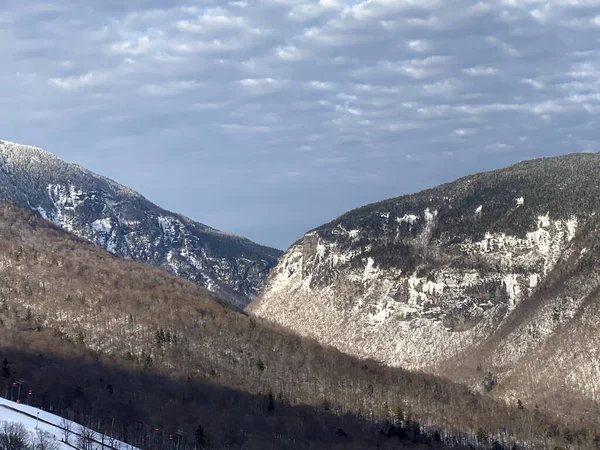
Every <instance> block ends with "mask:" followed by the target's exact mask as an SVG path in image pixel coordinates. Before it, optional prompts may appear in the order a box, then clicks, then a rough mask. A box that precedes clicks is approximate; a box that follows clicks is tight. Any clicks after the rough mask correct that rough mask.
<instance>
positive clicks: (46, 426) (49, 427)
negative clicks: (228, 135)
mask: <svg viewBox="0 0 600 450" xmlns="http://www.w3.org/2000/svg"><path fill="white" fill-rule="evenodd" d="M37 417H39V420H37ZM62 421H63V418H62V417H59V416H55V415H54V414H50V413H48V412H46V411H42V410H40V409H37V408H34V407H32V406H27V405H22V404H18V403H14V402H11V401H9V400H6V399H4V398H2V397H0V422H16V423H20V424H22V425H23V426H24V427H25V428H26V429H27V431H29V432H30V433H31V434H32V435H33V434H35V433H36V429H39V430H41V431H43V432H47V433H48V435H49V436H50V437H52V438H54V439H55V440H56V442H57V443H58V445H59V449H60V450H73V447H72V446H70V445H67V444H64V443H62V442H61V438H63V436H64V433H63V430H62V428H61V422H62ZM70 424H71V437H70V439H69V442H70V443H71V444H75V445H76V443H77V437H78V436H77V434H78V433H79V430H80V428H81V425H79V424H77V423H75V422H70ZM93 438H94V440H96V441H98V443H100V442H102V435H101V434H100V433H97V432H95V431H93ZM108 444H109V439H108V437H106V436H105V437H104V446H105V448H107V449H108V448H111V447H110V446H109V445H108ZM112 448H114V449H117V450H137V449H136V448H135V447H133V446H131V445H129V444H125V443H123V442H120V441H115V442H114V444H112Z"/></svg>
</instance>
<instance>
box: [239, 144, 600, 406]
mask: <svg viewBox="0 0 600 450" xmlns="http://www.w3.org/2000/svg"><path fill="white" fill-rule="evenodd" d="M598 174H600V155H598V154H574V155H568V156H564V157H558V158H546V159H540V160H533V161H528V162H524V163H521V164H518V165H515V166H512V167H509V168H506V169H502V170H498V171H494V172H488V173H481V174H477V175H473V176H468V177H465V178H462V179H459V180H457V181H456V182H453V183H449V184H445V185H442V186H439V187H436V188H434V189H430V190H426V191H423V192H420V193H417V194H413V195H407V196H403V197H399V198H394V199H390V200H386V201H383V202H380V203H376V204H372V205H368V206H366V207H363V208H359V209H357V210H354V211H351V212H349V213H347V214H345V215H343V216H342V217H340V218H338V219H336V220H334V221H333V222H331V223H329V224H326V225H324V226H322V227H319V228H317V229H315V230H313V231H310V232H309V233H307V234H306V235H305V236H304V237H303V238H302V239H301V240H299V241H298V242H296V243H295V244H294V245H292V246H291V247H290V249H289V250H288V251H287V252H286V253H285V254H284V255H283V256H282V257H281V259H280V261H279V264H278V265H277V267H276V268H275V269H274V270H273V271H272V273H271V275H270V277H269V280H268V282H267V284H266V287H265V289H264V292H263V293H262V295H261V296H260V297H259V298H258V299H257V300H256V301H255V302H254V303H253V304H251V305H250V307H249V308H248V311H250V312H251V313H253V314H255V315H257V316H260V317H264V318H268V319H270V320H272V321H274V322H277V323H279V324H282V325H284V326H286V327H288V328H291V329H293V330H295V331H297V332H299V333H300V334H303V335H307V336H311V337H314V338H316V339H318V340H319V341H321V342H323V343H327V344H331V345H333V346H335V347H337V348H339V349H341V350H342V351H345V352H347V353H350V354H353V355H358V356H361V357H369V358H375V359H377V360H380V361H383V362H385V363H387V364H390V365H392V366H401V367H405V368H410V369H423V370H426V371H430V372H434V373H441V374H444V375H448V376H450V377H452V378H454V379H456V380H458V381H463V382H469V383H472V384H474V385H475V386H478V387H487V388H490V387H493V386H494V385H497V384H500V381H501V379H509V378H510V377H513V378H514V377H516V376H517V372H519V370H520V371H521V372H522V373H521V375H519V376H520V378H519V379H520V380H521V381H519V382H518V383H517V382H516V381H514V380H513V381H514V382H513V386H516V385H519V386H521V388H520V391H519V395H521V394H523V391H524V389H525V387H524V386H525V384H526V383H524V381H523V380H525V379H527V376H529V379H532V376H531V373H530V374H529V375H527V374H525V372H526V370H524V368H523V367H522V366H520V365H519V362H522V361H527V367H533V366H534V365H536V364H537V366H538V368H537V370H538V372H536V373H538V374H539V373H540V372H539V369H540V368H539V366H540V364H542V363H541V362H540V361H543V360H544V359H540V358H554V360H555V362H556V361H559V360H561V358H564V355H565V354H569V352H570V347H567V348H565V347H564V345H565V342H567V341H569V342H571V344H569V345H570V346H573V347H578V348H580V351H579V354H578V358H579V360H580V362H581V364H580V365H579V366H578V367H577V368H576V369H575V368H573V367H572V366H570V365H569V364H567V365H565V366H564V367H562V368H561V366H560V365H558V366H557V370H556V372H557V373H561V375H560V377H559V376H558V375H556V378H555V379H554V378H553V379H552V380H550V381H548V382H547V383H548V384H547V385H553V386H554V385H556V386H555V387H557V386H558V384H556V383H559V381H560V380H561V379H562V380H564V378H565V377H571V378H573V379H579V380H582V379H585V380H586V381H585V382H581V383H580V384H586V386H587V387H586V388H585V389H583V388H582V389H581V390H583V391H585V395H586V396H587V397H588V398H590V397H594V398H595V397H596V396H597V393H596V392H597V389H598V388H600V377H599V376H598V373H600V371H597V369H598V368H597V367H596V366H595V365H594V363H593V361H594V360H596V361H597V360H598V359H597V357H598V356H600V355H598V354H597V353H598V351H597V350H596V347H594V346H593V345H587V344H586V342H592V341H594V342H595V340H597V338H599V337H600V332H599V331H598V330H597V328H596V331H595V332H594V333H595V334H594V335H593V336H595V337H592V336H591V335H590V334H589V333H587V334H586V333H585V332H584V331H582V330H583V329H584V328H586V329H588V331H589V326H586V325H585V323H588V322H589V323H598V319H599V317H598V316H595V315H594V314H596V313H595V312H594V311H597V310H598V307H597V304H598V298H597V293H598V287H599V286H600V284H599V279H600V270H598V269H599V267H598V264H597V262H598V255H599V253H598V248H599V247H598V241H599V239H598V236H599V235H598V217H597V212H598V210H599V209H600V178H599V177H598ZM586 308H587V309H586ZM582 316H583V317H586V318H587V319H586V321H587V322H585V323H584V324H582V323H581V317H582ZM594 317H596V318H595V319H594ZM594 320H595V321H596V322H594ZM589 323H588V325H589ZM575 330H578V331H575ZM565 333H566V334H567V335H568V336H569V338H568V340H567V339H566V338H565ZM559 335H561V336H563V338H561V339H560V340H559V344H562V346H560V345H559V346H558V347H557V346H554V347H553V346H549V344H548V343H549V342H551V341H552V340H553V339H554V340H556V339H557V336H559ZM561 355H562V356H561ZM562 361H564V359H563V360H562ZM590 361H591V362H590ZM596 365H597V364H596ZM517 368H518V370H517ZM559 368H560V370H559ZM488 369H489V371H490V373H487V370H488ZM573 370H577V371H579V372H578V374H575V373H571V371H573ZM478 372H485V374H483V373H478ZM486 376H487V377H488V379H487V381H485V380H484V378H485V377H486ZM533 378H535V377H533ZM536 379H537V378H536ZM486 383H487V384H486ZM553 383H554V384H553ZM561 383H562V381H561ZM581 390H580V391H581ZM505 394H506V395H507V396H509V395H512V394H511V393H510V392H509V390H507V391H506V392H505Z"/></svg>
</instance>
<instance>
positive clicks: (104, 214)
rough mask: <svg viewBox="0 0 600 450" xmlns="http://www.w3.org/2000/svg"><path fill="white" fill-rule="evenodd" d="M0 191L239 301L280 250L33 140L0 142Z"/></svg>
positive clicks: (110, 246) (252, 292) (111, 247)
mask: <svg viewBox="0 0 600 450" xmlns="http://www.w3.org/2000/svg"><path fill="white" fill-rule="evenodd" d="M0 198H3V199H5V200H10V201H12V202H14V203H15V204H17V205H20V206H23V207H25V208H29V209H30V210H32V211H35V212H37V213H38V214H40V215H41V216H42V217H43V218H45V219H47V220H49V221H51V222H53V223H54V224H56V225H58V226H59V227H61V228H63V229H64V230H67V231H70V232H72V233H74V234H76V235H77V236H80V237H82V238H85V239H87V240H89V241H91V242H93V243H95V244H97V245H100V246H102V247H104V248H105V249H106V250H108V251H109V252H111V253H113V254H114V255H117V256H120V257H125V258H130V259H133V260H136V261H139V262H144V263H148V264H152V265H155V266H158V267H162V268H165V269H167V270H168V271H170V272H171V273H173V274H175V275H178V276H181V277H184V278H187V279H188V280H191V281H194V282H196V283H197V284H199V285H200V286H204V287H207V288H208V289H210V290H212V291H214V292H217V293H219V294H220V295H221V296H222V297H223V298H225V299H227V300H228V301H229V302H231V303H232V304H233V305H235V306H237V307H243V306H245V305H246V304H247V303H248V302H249V301H250V299H252V298H253V297H255V296H256V295H257V293H258V292H259V290H260V289H261V287H262V285H263V283H264V280H265V278H266V276H267V274H268V272H269V270H270V269H271V268H272V267H273V266H274V264H275V263H276V261H277V257H278V256H279V255H280V253H281V252H280V251H278V250H275V249H272V248H268V247H264V246H261V245H258V244H255V243H254V242H251V241H249V240H248V239H244V238H241V237H238V236H233V235H230V234H226V233H223V232H221V231H219V230H216V229H214V228H211V227H209V226H207V225H203V224H201V223H198V222H194V221H192V220H190V219H188V218H186V217H183V216H181V215H178V214H173V213H171V212H168V211H165V210H164V209H161V208H159V207H158V206H156V205H154V204H153V203H151V202H149V201H148V200H146V199H145V198H144V197H142V196H141V195H140V194H138V193H136V192H134V191H133V190H131V189H129V188H127V187H125V186H122V185H120V184H118V183H115V182H114V181H112V180H109V179H108V178H104V177H102V176H99V175H96V174H94V173H92V172H90V171H89V170H86V169H84V168H82V167H80V166H78V165H74V164H69V163H67V162H65V161H63V160H62V159H60V158H58V157H56V156H54V155H52V154H51V153H48V152H46V151H44V150H41V149H39V148H35V147H29V146H24V145H18V144H14V143H11V142H7V141H0Z"/></svg>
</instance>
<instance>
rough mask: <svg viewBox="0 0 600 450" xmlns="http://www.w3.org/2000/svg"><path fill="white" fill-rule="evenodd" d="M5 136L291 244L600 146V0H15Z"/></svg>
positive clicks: (1, 76) (4, 1) (1, 20)
mask: <svg viewBox="0 0 600 450" xmlns="http://www.w3.org/2000/svg"><path fill="white" fill-rule="evenodd" d="M0 8H1V10H0V11H1V13H0V55H2V61H1V65H0V123H1V124H2V126H1V130H2V131H1V132H0V139H5V140H10V141H15V142H19V143H22V144H29V145H36V146H39V147H42V148H44V149H46V150H48V151H51V152H52V153H54V154H56V155H58V156H60V157H62V158H64V159H66V160H68V161H71V162H75V163H78V164H81V165H83V166H85V167H87V168H88V169H90V170H93V171H95V172H97V173H100V174H102V175H105V176H108V177H110V178H113V179H115V180H116V181H119V182H121V183H123V184H125V185H128V186H130V187H132V188H134V189H136V190H138V191H139V192H140V193H142V194H143V195H144V196H146V197H147V198H148V199H150V200H151V201H153V202H155V203H157V204H158V205H160V206H162V207H164V208H166V209H170V210H172V211H175V212H179V213H182V214H185V215H187V216H189V217H191V218H193V219H195V220H198V221H200V222H203V223H206V224H208V225H211V226H213V227H216V228H219V229H222V230H224V231H228V232H232V233H236V234H239V235H242V236H246V237H249V238H250V239H252V240H255V241H257V242H259V243H262V244H267V245H271V246H274V247H277V248H281V249H285V248H287V247H288V246H289V245H290V244H291V243H292V242H293V241H295V240H296V239H298V238H300V237H301V236H302V235H303V234H304V233H305V232H306V231H308V230H309V229H312V228H314V227H316V226H318V225H320V224H323V223H325V222H329V221H330V220H332V219H334V218H335V217H337V216H339V215H340V214H342V213H344V212H346V211H348V210H350V209H352V208H356V207H359V206H362V205H365V204H367V203H371V202H374V201H379V200H383V199H386V198H390V197H395V196H399V195H402V194H405V193H410V192H415V191H419V190H421V189H424V188H427V187H431V186H434V185H437V184H440V183H442V182H446V181H451V180H453V179H455V178H457V177H459V176H462V175H466V174H469V173H473V172H479V171H483V170H489V169H494V168H499V167H503V166H506V165H509V164H513V163H516V162H519V161H521V160H524V159H530V158H535V157H542V156H553V155H560V154H566V153H573V152H590V151H597V146H596V141H597V140H598V138H599V137H600V136H599V135H600V120H599V118H598V117H600V116H599V114H598V113H599V112H600V78H599V75H600V42H599V41H600V0H579V1H577V0H554V1H542V0H485V1H482V2H479V3H477V2H475V1H464V0H453V1H448V0H365V1H358V0H353V1H343V0H235V1H226V0H220V1H211V0H128V1H123V0H86V1H81V0H53V1H51V2H48V1H46V0H27V1H22V0H0Z"/></svg>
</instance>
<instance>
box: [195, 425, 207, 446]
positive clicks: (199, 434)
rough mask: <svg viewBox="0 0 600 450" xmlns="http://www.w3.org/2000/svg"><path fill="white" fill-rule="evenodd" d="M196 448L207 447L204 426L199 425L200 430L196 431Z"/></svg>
mask: <svg viewBox="0 0 600 450" xmlns="http://www.w3.org/2000/svg"><path fill="white" fill-rule="evenodd" d="M195 436H196V448H197V449H199V448H204V446H205V445H206V438H205V437H204V429H203V428H202V425H198V428H197V429H196V433H195Z"/></svg>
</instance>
